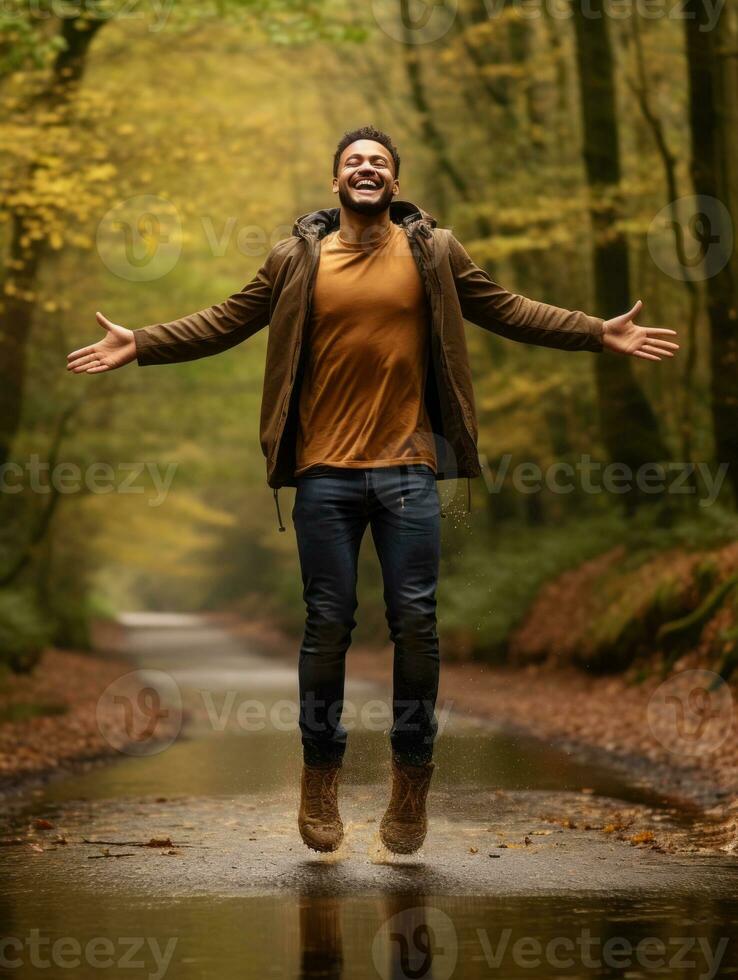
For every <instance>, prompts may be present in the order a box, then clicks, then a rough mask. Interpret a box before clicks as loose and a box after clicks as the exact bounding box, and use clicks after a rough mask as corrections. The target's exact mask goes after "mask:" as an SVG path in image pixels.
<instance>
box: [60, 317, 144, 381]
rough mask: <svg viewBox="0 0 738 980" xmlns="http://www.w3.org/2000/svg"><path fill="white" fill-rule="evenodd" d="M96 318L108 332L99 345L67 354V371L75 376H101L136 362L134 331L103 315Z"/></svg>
mask: <svg viewBox="0 0 738 980" xmlns="http://www.w3.org/2000/svg"><path fill="white" fill-rule="evenodd" d="M95 317H96V319H97V322H98V323H99V324H100V326H101V327H102V328H103V329H104V330H105V331H106V333H105V336H104V337H103V339H102V340H101V341H99V343H97V344H92V345H91V346H89V347H80V349H79V350H74V351H72V353H71V354H67V371H72V372H74V374H99V373H100V372H101V371H112V370H114V369H115V368H119V367H123V365H124V364H129V363H130V362H131V361H135V360H136V341H135V340H134V337H133V331H132V330H128V329H126V327H121V326H120V325H119V324H117V323H112V322H111V321H110V320H108V318H107V317H105V316H103V315H102V313H96V314H95Z"/></svg>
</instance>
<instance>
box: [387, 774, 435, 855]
mask: <svg viewBox="0 0 738 980" xmlns="http://www.w3.org/2000/svg"><path fill="white" fill-rule="evenodd" d="M434 769H435V763H433V762H428V763H426V765H424V766H410V765H406V764H405V763H401V762H398V761H397V760H396V759H393V760H392V796H391V798H390V802H389V806H388V807H387V812H386V813H385V815H384V816H383V817H382V822H381V823H380V825H379V836H380V838H381V840H382V843H383V844H384V846H385V847H386V848H387V849H388V850H389V851H392V852H393V853H394V854H413V853H414V852H415V851H417V850H418V848H419V847H420V846H421V845H422V843H423V841H424V840H425V835H426V833H427V832H428V818H427V816H426V812H425V801H426V797H427V796H428V787H429V786H430V781H431V776H432V775H433V770H434Z"/></svg>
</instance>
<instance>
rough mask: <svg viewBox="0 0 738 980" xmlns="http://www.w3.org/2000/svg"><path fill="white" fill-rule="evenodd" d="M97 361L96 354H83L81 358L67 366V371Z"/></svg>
mask: <svg viewBox="0 0 738 980" xmlns="http://www.w3.org/2000/svg"><path fill="white" fill-rule="evenodd" d="M96 360H98V356H97V354H84V355H83V356H82V357H76V358H75V359H74V360H73V361H70V362H69V363H68V364H67V371H73V370H75V369H79V368H80V367H82V366H83V365H84V364H90V363H91V362H92V361H96Z"/></svg>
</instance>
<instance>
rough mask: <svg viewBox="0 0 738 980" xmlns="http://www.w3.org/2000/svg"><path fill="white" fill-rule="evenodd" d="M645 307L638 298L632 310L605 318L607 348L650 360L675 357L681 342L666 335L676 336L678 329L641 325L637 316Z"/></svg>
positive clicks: (605, 343)
mask: <svg viewBox="0 0 738 980" xmlns="http://www.w3.org/2000/svg"><path fill="white" fill-rule="evenodd" d="M642 309H643V303H642V302H641V301H640V300H638V302H637V303H636V304H635V306H634V307H633V309H632V310H629V311H628V312H627V313H622V314H621V315H620V316H616V317H613V318H612V320H605V329H604V333H603V335H602V343H603V345H604V347H605V349H606V350H611V351H615V352H616V353H618V354H630V355H632V356H633V357H643V358H646V359H647V360H649V361H660V360H661V358H662V357H673V356H674V352H675V351H678V350H679V344H675V343H672V341H670V340H664V339H663V338H664V336H666V335H669V334H670V335H672V336H676V330H669V329H668V327H639V326H638V324H637V323H636V322H635V319H634V317H636V316H637V315H638V314H639V313H640V312H641V310H642Z"/></svg>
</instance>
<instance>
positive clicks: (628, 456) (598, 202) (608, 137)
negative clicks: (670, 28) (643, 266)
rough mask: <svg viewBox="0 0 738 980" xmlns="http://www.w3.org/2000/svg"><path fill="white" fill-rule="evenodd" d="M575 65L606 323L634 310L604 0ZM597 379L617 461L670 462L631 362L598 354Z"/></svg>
mask: <svg viewBox="0 0 738 980" xmlns="http://www.w3.org/2000/svg"><path fill="white" fill-rule="evenodd" d="M573 11H574V25H575V31H576V41H577V64H578V69H579V90H580V102H581V115H582V140H583V151H584V163H585V169H586V173H587V182H588V185H589V192H590V215H591V221H592V233H593V237H594V241H593V248H592V252H593V255H592V260H593V267H594V288H595V300H596V303H597V309H598V313H599V314H600V315H601V316H603V317H604V318H605V319H609V318H610V317H613V316H616V315H617V314H620V313H625V312H626V311H627V310H628V309H629V308H630V307H631V306H632V297H631V293H630V277H629V271H628V244H627V241H626V239H625V236H624V235H623V234H622V233H621V232H618V231H616V230H615V228H614V224H615V221H616V220H617V218H618V215H619V201H618V196H617V195H618V185H619V183H620V177H621V170H620V148H619V143H618V124H617V109H616V101H615V78H614V71H613V56H612V49H611V46H610V38H609V34H608V30H607V18H606V16H605V12H604V10H603V0H591V6H590V11H589V12H588V15H587V16H585V15H584V12H583V11H582V10H581V9H580V6H579V4H574V6H573ZM595 380H596V385H597V400H598V405H599V416H600V430H601V433H602V439H603V442H604V444H605V448H606V450H607V454H608V457H609V459H610V461H611V462H617V463H624V464H625V465H626V466H628V467H629V468H630V471H631V472H632V473H633V475H635V472H636V471H637V470H638V468H639V467H640V466H642V465H645V464H647V463H659V462H662V461H665V460H667V459H668V458H669V453H668V450H667V448H666V445H665V444H664V442H663V440H662V437H661V433H660V430H659V425H658V421H657V419H656V416H655V414H654V412H653V410H652V408H651V405H650V403H649V401H648V399H647V398H646V395H645V393H644V392H643V390H642V388H641V386H640V385H639V383H638V381H637V379H636V377H635V374H634V372H633V365H632V362H631V361H630V360H629V359H628V358H626V357H620V356H617V357H616V356H612V355H609V354H607V353H603V354H599V355H597V358H596V360H595ZM658 499H659V495H658V494H655V493H647V494H646V493H643V492H642V491H639V489H638V488H637V487H636V486H635V485H634V486H633V489H632V490H631V491H630V492H629V493H627V494H623V500H624V503H625V506H626V510H629V511H632V510H633V509H634V508H635V507H636V506H638V505H639V504H643V503H646V502H654V501H656V500H658Z"/></svg>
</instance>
